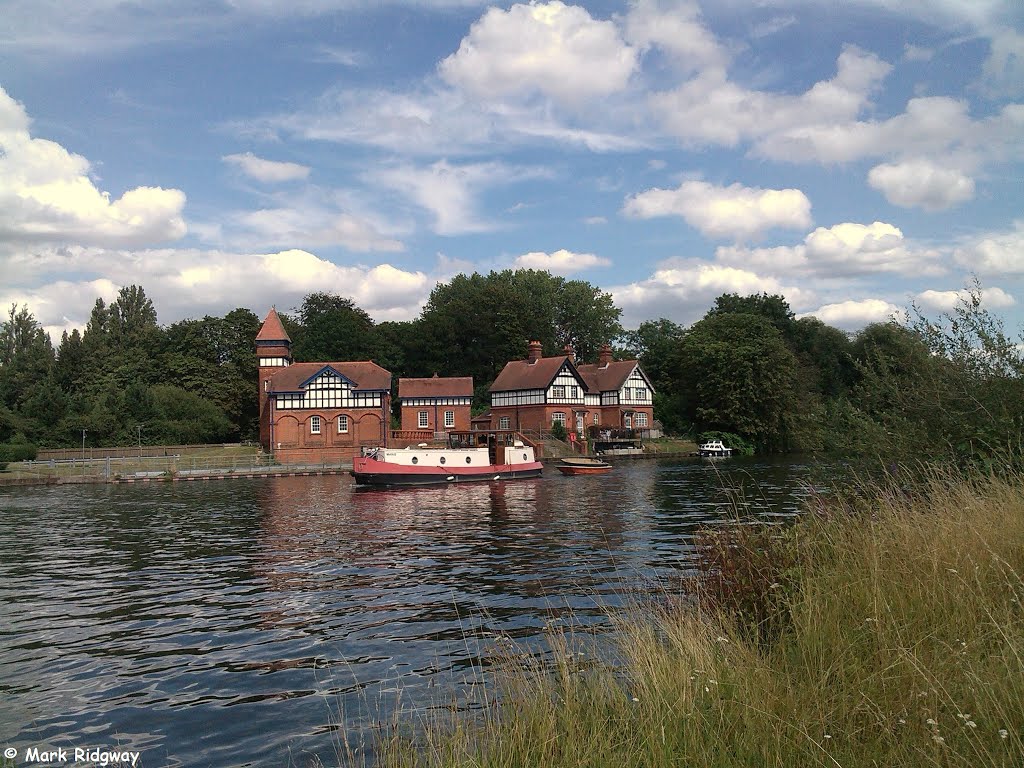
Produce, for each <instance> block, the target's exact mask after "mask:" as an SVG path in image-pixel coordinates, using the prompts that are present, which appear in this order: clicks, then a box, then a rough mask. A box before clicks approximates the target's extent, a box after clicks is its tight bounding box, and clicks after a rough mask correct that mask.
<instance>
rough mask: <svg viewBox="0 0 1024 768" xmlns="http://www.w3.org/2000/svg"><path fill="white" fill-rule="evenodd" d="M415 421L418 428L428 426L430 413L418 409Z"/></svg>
mask: <svg viewBox="0 0 1024 768" xmlns="http://www.w3.org/2000/svg"><path fill="white" fill-rule="evenodd" d="M416 423H417V424H418V425H419V428H420V429H426V428H427V427H429V426H430V414H429V413H428V412H427V411H420V412H419V416H418V419H417V422H416Z"/></svg>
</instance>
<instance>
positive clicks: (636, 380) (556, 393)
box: [490, 341, 654, 435]
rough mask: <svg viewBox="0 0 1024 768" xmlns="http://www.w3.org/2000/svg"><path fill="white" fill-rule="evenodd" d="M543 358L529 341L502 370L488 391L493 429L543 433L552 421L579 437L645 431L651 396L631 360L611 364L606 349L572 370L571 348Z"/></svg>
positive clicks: (651, 410) (645, 380)
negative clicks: (603, 430)
mask: <svg viewBox="0 0 1024 768" xmlns="http://www.w3.org/2000/svg"><path fill="white" fill-rule="evenodd" d="M563 351H564V354H562V355H558V356H557V357H544V356H543V350H542V347H541V344H540V342H539V341H531V342H530V344H529V346H528V353H527V356H526V359H525V360H513V361H511V362H509V363H507V364H506V365H505V367H504V368H503V369H502V371H501V373H500V374H498V378H496V379H495V380H494V383H493V384H492V385H491V387H490V393H491V411H490V413H491V423H490V426H491V428H492V429H515V430H536V431H538V432H539V431H547V430H550V429H551V425H552V424H554V423H555V422H559V423H561V424H562V425H563V426H564V427H565V428H566V430H567V431H569V432H573V431H574V432H576V433H577V434H579V435H584V434H585V433H586V429H587V427H591V426H603V427H607V428H609V429H646V428H649V427H650V425H651V424H652V422H653V420H654V406H653V400H652V397H653V392H654V389H653V387H652V386H651V383H650V381H649V380H648V378H647V376H646V374H644V372H643V370H642V369H641V368H640V365H639V363H638V362H637V361H636V360H620V361H618V362H614V361H612V351H611V347H610V346H608V345H607V344H606V345H604V346H603V347H602V348H601V351H600V354H599V357H598V361H597V363H594V364H589V365H577V364H576V356H575V354H574V353H573V351H572V349H571V348H568V347H567V348H566V349H565V350H563Z"/></svg>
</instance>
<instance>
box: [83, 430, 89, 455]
mask: <svg viewBox="0 0 1024 768" xmlns="http://www.w3.org/2000/svg"><path fill="white" fill-rule="evenodd" d="M88 431H89V430H87V429H83V430H82V461H85V433H86V432H88Z"/></svg>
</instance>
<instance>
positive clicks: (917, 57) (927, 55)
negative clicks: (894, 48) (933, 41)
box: [903, 43, 935, 61]
mask: <svg viewBox="0 0 1024 768" xmlns="http://www.w3.org/2000/svg"><path fill="white" fill-rule="evenodd" d="M934 55H935V51H933V50H932V49H931V48H923V47H921V46H919V45H912V44H910V43H907V44H905V45H904V46H903V58H904V60H906V61H931V60H932V57H933V56H934Z"/></svg>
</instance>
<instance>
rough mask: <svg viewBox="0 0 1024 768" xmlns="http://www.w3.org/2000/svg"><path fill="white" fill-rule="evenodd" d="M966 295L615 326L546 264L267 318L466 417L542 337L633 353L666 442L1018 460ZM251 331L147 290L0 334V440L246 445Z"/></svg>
mask: <svg viewBox="0 0 1024 768" xmlns="http://www.w3.org/2000/svg"><path fill="white" fill-rule="evenodd" d="M980 296H981V290H980V287H979V286H975V287H974V289H973V290H972V291H970V292H969V293H968V294H967V297H966V298H965V300H964V301H963V302H962V303H961V305H960V306H959V307H958V308H957V309H955V310H954V311H953V312H951V313H948V314H946V315H943V316H940V317H939V318H937V319H934V320H932V319H929V318H926V317H925V316H924V315H923V314H922V313H920V312H919V311H917V310H916V309H914V308H912V309H911V311H910V312H909V313H908V315H907V316H906V317H905V318H903V319H902V320H893V321H891V322H887V323H880V324H874V325H870V326H868V327H867V328H865V329H863V330H862V331H860V332H858V333H856V334H852V335H851V334H847V333H845V332H843V331H841V330H839V329H837V328H833V327H831V326H828V325H826V324H825V323H823V322H821V321H820V320H817V319H815V318H812V317H804V318H799V319H798V318H796V316H795V315H794V313H793V312H792V310H791V309H790V307H789V305H788V304H787V303H786V301H785V299H784V298H783V297H781V296H772V295H767V294H760V295H752V296H739V295H736V294H724V295H722V296H720V297H718V299H717V300H716V301H715V303H714V305H713V306H712V307H711V308H710V309H709V310H708V312H707V313H706V314H705V316H704V317H703V318H702V319H701V320H699V321H698V322H696V323H694V324H693V325H691V326H689V327H683V326H681V325H679V324H676V323H674V322H672V321H670V320H667V319H665V318H660V319H657V320H650V321H646V322H644V323H641V324H640V326H639V327H638V328H637V329H636V330H634V331H628V332H627V331H624V329H623V328H622V326H621V322H620V319H621V314H622V313H621V310H620V309H619V308H618V307H616V306H615V304H614V302H613V300H612V297H611V295H610V294H608V293H606V292H604V291H602V290H600V289H599V288H597V287H595V286H593V285H591V284H590V283H588V282H585V281H582V280H567V279H565V278H562V277H558V276H554V275H551V274H550V273H547V272H543V271H538V270H515V271H513V270H505V271H501V272H490V273H489V274H486V275H482V274H472V275H459V276H457V277H456V278H454V279H453V280H452V281H451V282H449V283H445V284H439V285H438V286H436V287H435V289H434V290H433V292H432V293H431V294H430V297H429V299H428V300H427V302H426V304H425V306H424V308H423V310H422V311H421V313H420V315H419V316H418V317H417V318H416V319H414V320H409V321H401V322H394V321H386V322H380V323H375V322H374V321H373V320H372V318H371V317H370V316H369V314H367V313H366V312H365V311H364V310H362V309H361V308H360V307H358V306H357V305H356V304H355V303H354V302H353V301H352V300H351V299H349V298H346V297H342V296H337V295H333V294H327V293H313V294H310V295H308V296H306V297H305V299H304V300H303V302H302V304H301V305H300V306H298V307H295V308H292V309H290V310H286V311H283V312H280V311H279V314H280V315H281V318H282V322H283V324H284V326H285V329H286V330H287V331H288V333H289V336H291V339H292V342H293V344H292V352H293V358H294V359H295V360H297V361H325V362H328V361H345V360H374V361H375V362H377V363H378V364H380V365H382V366H383V367H385V368H387V369H388V370H390V371H391V372H392V373H393V374H394V376H395V380H396V382H397V379H398V378H400V377H405V376H430V375H432V374H434V373H437V374H438V375H440V376H472V377H473V380H474V384H475V386H476V399H475V402H476V408H477V410H482V409H484V408H486V406H487V387H488V386H489V385H490V383H491V381H493V380H494V378H495V377H496V376H497V374H498V373H499V372H500V370H501V368H502V367H503V366H504V365H505V363H506V362H508V361H509V360H515V359H519V358H522V357H523V356H524V355H525V348H526V342H527V340H531V339H537V340H539V341H541V342H542V344H543V345H544V350H545V354H547V355H553V354H559V353H560V352H561V350H562V349H563V348H565V347H566V346H568V347H570V348H572V349H573V351H574V352H575V353H576V355H577V359H579V360H582V361H585V362H591V361H594V360H596V357H597V350H598V349H599V348H600V346H601V345H602V344H604V343H608V342H611V343H612V344H613V348H614V354H615V356H616V358H617V359H632V358H637V359H639V360H640V363H641V365H642V366H643V368H644V370H645V372H646V373H647V374H648V376H649V377H650V378H651V380H652V383H653V385H654V387H655V391H656V394H655V418H656V419H658V420H660V421H661V422H662V424H663V425H664V428H665V430H666V431H667V432H669V433H672V434H679V435H689V436H692V437H694V438H699V437H700V436H701V435H702V434H705V433H709V432H724V433H729V434H732V435H735V436H736V437H737V438H738V439H741V440H743V441H745V442H747V443H749V444H750V445H752V446H754V447H755V448H756V449H757V450H759V451H762V452H785V451H807V450H823V451H831V452H837V453H844V454H871V455H877V454H885V455H895V454H902V455H920V456H922V457H924V456H928V455H931V454H938V453H942V454H946V455H948V454H951V453H952V454H956V455H958V456H962V457H973V458H981V459H983V460H988V459H987V458H986V457H989V458H990V457H992V456H995V455H1001V454H1002V453H1003V452H1005V451H1006V450H1008V449H1013V448H1017V449H1019V447H1020V444H1021V434H1022V426H1024V390H1022V373H1024V365H1022V358H1021V345H1020V344H1019V343H1017V342H1014V341H1013V340H1012V339H1010V338H1009V337H1008V336H1007V334H1006V333H1005V332H1004V330H1003V328H1002V326H1001V325H1000V323H999V322H998V320H997V319H995V318H994V317H992V316H991V315H990V314H989V313H987V312H986V311H985V310H984V309H983V307H982V306H981V301H980ZM259 327H260V318H259V317H257V316H256V315H255V314H253V312H252V311H250V310H249V309H245V308H238V309H235V310H232V311H231V312H229V313H227V314H226V315H224V316H223V317H213V316H206V317H204V318H202V319H201V320H196V319H187V320H182V321H179V322H176V323H172V324H170V325H168V326H161V325H159V324H158V322H157V313H156V309H155V307H154V305H153V302H152V301H151V300H150V299H149V298H148V297H147V296H146V294H145V291H144V289H143V288H141V287H139V286H128V287H125V288H123V289H122V290H121V291H120V293H119V294H118V297H117V299H115V300H114V301H113V302H111V303H110V304H109V305H107V304H105V303H104V302H103V300H102V299H97V301H96V304H95V306H94V307H93V310H92V313H91V315H90V318H89V321H88V323H87V325H86V328H85V330H84V332H82V333H79V331H78V330H74V331H72V332H71V333H70V334H68V333H65V334H63V336H62V338H61V341H60V344H59V345H58V346H57V347H56V348H54V346H53V345H52V343H51V340H50V338H49V337H48V336H47V334H46V333H45V332H44V331H43V329H42V328H41V326H40V325H39V323H38V322H37V321H36V320H35V318H34V317H33V316H32V314H31V313H30V312H29V311H28V310H27V309H26V308H24V307H22V308H18V307H16V306H15V307H11V309H10V311H9V312H8V315H7V317H6V319H5V320H4V321H3V323H2V324H0V443H34V444H37V445H40V446H76V445H81V441H82V439H83V437H84V439H85V443H86V445H113V444H121V445H124V444H135V443H136V442H141V443H143V444H161V443H164V444H168V443H171V444H174V443H197V442H220V441H234V440H252V439H255V438H256V437H257V433H258V426H257V416H258V414H257V408H258V405H257V384H256V378H257V370H256V355H255V337H256V334H257V332H258V331H259Z"/></svg>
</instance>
